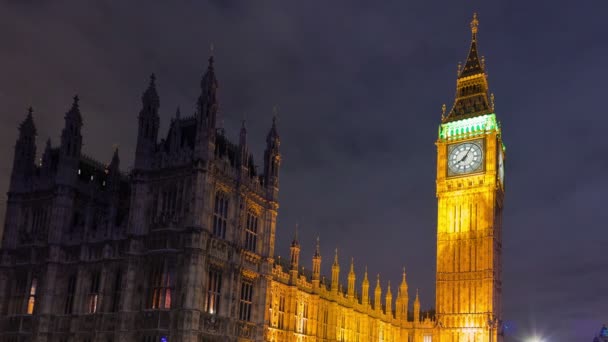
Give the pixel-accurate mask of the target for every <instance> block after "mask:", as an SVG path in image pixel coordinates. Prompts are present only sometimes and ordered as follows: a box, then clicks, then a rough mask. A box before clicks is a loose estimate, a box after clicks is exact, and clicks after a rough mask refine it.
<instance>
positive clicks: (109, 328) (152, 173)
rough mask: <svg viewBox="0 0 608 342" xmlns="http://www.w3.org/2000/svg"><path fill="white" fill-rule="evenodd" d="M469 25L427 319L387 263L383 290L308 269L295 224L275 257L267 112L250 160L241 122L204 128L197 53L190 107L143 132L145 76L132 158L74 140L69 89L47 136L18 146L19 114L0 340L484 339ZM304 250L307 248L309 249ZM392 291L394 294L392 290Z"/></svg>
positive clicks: (444, 128) (475, 63)
mask: <svg viewBox="0 0 608 342" xmlns="http://www.w3.org/2000/svg"><path fill="white" fill-rule="evenodd" d="M477 29H478V21H477V18H476V17H474V18H473V21H472V22H471V31H472V41H471V45H470V49H469V55H468V57H467V60H466V62H465V64H464V65H463V66H462V67H459V70H458V78H457V90H456V98H455V101H454V105H453V107H452V108H451V109H450V110H448V111H446V108H445V106H444V109H443V115H442V116H441V121H440V127H439V135H438V140H437V142H436V145H437V158H438V159H437V179H436V180H437V188H436V194H437V199H438V216H437V218H438V222H437V264H436V267H437V274H436V303H435V313H434V315H431V316H430V317H429V316H425V315H422V314H421V312H420V301H419V300H418V295H417V293H416V294H415V297H414V299H413V300H410V295H412V293H411V292H410V291H409V289H408V285H407V281H406V276H405V272H404V273H403V279H402V282H401V284H399V285H398V286H397V287H396V289H391V288H390V285H389V286H388V287H387V288H386V287H385V288H382V287H381V285H380V279H379V278H378V279H369V278H368V275H367V271H366V273H365V274H364V275H363V276H362V277H361V278H362V281H361V282H359V283H358V282H357V281H358V277H357V276H356V275H355V272H354V270H353V265H352V262H351V264H350V267H349V268H347V272H348V275H347V277H346V278H347V284H345V285H343V284H341V283H340V281H339V280H340V272H341V271H342V272H344V269H342V268H341V266H340V264H339V260H338V252H337V251H336V254H335V255H333V256H330V257H329V258H327V257H326V256H324V257H323V260H324V261H323V262H326V261H325V260H327V259H329V260H330V262H332V266H331V275H329V276H328V277H327V279H326V278H325V277H323V276H322V275H321V262H322V256H321V255H320V253H319V247H318V243H317V249H316V253H314V256H313V258H312V263H311V267H310V268H307V269H305V268H304V267H302V266H304V265H306V266H308V263H307V262H304V261H303V260H300V257H299V256H300V244H299V242H298V240H297V237H296V238H294V239H293V242H292V243H291V246H290V256H289V258H288V259H281V258H277V257H275V251H274V248H275V234H276V222H277V215H278V210H279V199H278V195H279V169H280V166H281V152H280V138H279V133H278V127H277V124H276V122H275V120H273V122H272V123H271V126H270V130H269V131H268V134H267V136H266V147H265V151H264V156H263V162H262V163H263V168H261V169H262V170H261V172H258V169H257V168H256V165H257V164H256V163H255V162H254V158H253V156H252V154H251V153H250V151H249V148H248V136H247V130H246V128H245V126H244V125H243V127H242V128H241V131H240V135H239V139H238V142H236V143H233V142H231V141H229V140H228V138H227V137H226V135H225V133H224V130H223V129H220V128H218V125H217V122H216V115H217V111H218V102H217V90H218V82H217V79H216V74H215V69H214V63H213V62H214V61H213V58H210V59H209V65H208V68H207V70H206V72H205V74H204V76H203V78H202V81H201V84H200V86H201V91H200V96H199V98H198V100H197V102H196V110H195V113H194V115H193V116H190V117H186V116H184V117H182V116H180V113H179V111H178V112H177V113H176V114H175V117H174V118H172V119H171V123H170V126H169V130H168V133H167V136H166V137H165V138H164V139H160V140H159V137H158V134H159V120H160V119H159V96H158V93H157V90H156V85H155V78H154V76H152V77H151V80H150V84H149V86H148V88H147V89H146V90H145V92H144V93H143V96H142V106H141V110H140V112H139V116H138V117H137V120H138V132H137V146H136V154H135V161H134V167H133V170H132V171H131V172H129V173H128V174H126V173H123V172H121V170H120V159H119V156H118V151H115V153H114V156H113V158H112V160H111V161H110V162H109V163H107V164H105V163H101V162H98V161H96V160H94V159H92V158H90V157H87V156H86V155H84V154H83V153H82V135H81V128H82V125H83V118H82V116H81V113H80V109H79V102H78V97H75V98H74V102H73V104H72V106H71V108H70V109H69V110H68V111H67V113H66V114H65V126H64V128H63V131H62V133H61V141H60V142H59V144H58V145H57V146H53V145H52V144H51V142H50V140H48V141H47V143H46V147H45V149H44V152H43V153H42V154H41V157H40V158H38V159H37V158H36V126H35V124H34V119H33V116H32V111H31V110H30V111H29V114H27V116H26V118H25V120H24V121H23V123H22V124H21V125H20V127H19V137H18V139H17V142H16V145H15V155H14V162H13V168H12V175H11V180H10V189H9V192H8V200H7V209H6V221H5V230H4V235H3V240H2V247H1V249H0V341H7V342H22V341H39V342H43V341H45V342H115V341H116V342H118V341H135V342H159V341H160V342H167V341H183V342H202V341H276V342H279V341H299V342H313V341H353V342H367V341H370V342H371V341H374V342H376V341H377V342H400V341H403V342H431V341H433V342H438V341H440V342H481V341H490V342H497V341H502V334H501V259H500V258H501V221H502V206H503V191H504V183H503V181H504V172H503V166H504V165H503V164H504V158H505V156H504V145H503V143H502V136H501V130H500V124H499V122H498V120H497V119H496V115H495V114H494V98H493V96H492V95H490V92H489V87H488V82H487V76H486V72H485V65H484V64H485V62H484V60H483V59H482V58H479V56H478V52H477ZM311 247H312V246H311ZM393 291H394V296H393Z"/></svg>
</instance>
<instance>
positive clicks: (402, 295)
mask: <svg viewBox="0 0 608 342" xmlns="http://www.w3.org/2000/svg"><path fill="white" fill-rule="evenodd" d="M408 305H409V297H408V294H407V281H406V279H405V267H404V268H403V279H402V280H401V285H399V295H398V296H397V310H396V311H397V319H399V320H402V321H407V311H408Z"/></svg>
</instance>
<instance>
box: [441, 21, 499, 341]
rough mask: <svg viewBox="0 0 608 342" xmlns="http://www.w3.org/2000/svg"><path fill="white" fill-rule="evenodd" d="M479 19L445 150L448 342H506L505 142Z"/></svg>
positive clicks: (444, 335) (444, 136)
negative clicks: (481, 54)
mask: <svg viewBox="0 0 608 342" xmlns="http://www.w3.org/2000/svg"><path fill="white" fill-rule="evenodd" d="M478 29H479V20H478V19H477V15H476V14H475V15H474V16H473V20H472V21H471V34H472V39H471V46H470V48H469V54H468V57H467V61H466V63H465V65H464V66H463V67H461V68H460V69H459V72H458V78H457V80H456V98H455V100H454V105H453V106H452V109H451V110H450V111H449V113H448V114H447V115H444V116H443V117H442V119H441V124H440V127H439V137H438V140H437V142H436V145H437V183H436V184H437V202H438V203H437V209H438V213H437V275H436V310H437V311H436V314H437V317H436V318H437V321H438V325H439V326H440V327H441V330H440V334H441V336H440V339H439V340H440V341H453V342H461V341H490V342H498V341H502V337H501V335H500V334H499V327H500V317H501V296H502V295H501V292H502V282H501V250H502V239H501V230H502V208H503V198H504V172H503V167H504V157H505V156H504V152H505V148H504V144H503V143H502V132H501V127H500V124H499V122H498V120H497V118H496V114H495V113H494V105H493V101H491V99H492V98H493V97H492V96H490V95H489V86H488V80H487V75H486V73H485V62H484V59H483V58H481V59H480V58H479V55H478V50H477V44H478V39H477V34H478Z"/></svg>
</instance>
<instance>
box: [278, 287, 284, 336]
mask: <svg viewBox="0 0 608 342" xmlns="http://www.w3.org/2000/svg"><path fill="white" fill-rule="evenodd" d="M278 315H279V317H278V322H277V328H279V329H284V328H285V295H283V294H280V295H279V313H278Z"/></svg>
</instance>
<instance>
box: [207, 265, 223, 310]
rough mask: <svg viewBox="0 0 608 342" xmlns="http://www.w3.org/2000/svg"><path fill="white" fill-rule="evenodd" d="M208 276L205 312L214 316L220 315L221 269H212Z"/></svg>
mask: <svg viewBox="0 0 608 342" xmlns="http://www.w3.org/2000/svg"><path fill="white" fill-rule="evenodd" d="M208 276H209V277H208V281H207V300H206V304H205V312H207V313H209V314H212V315H214V314H218V313H219V308H220V298H221V290H222V272H221V270H219V269H216V268H211V269H210V270H209V274H208Z"/></svg>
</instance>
